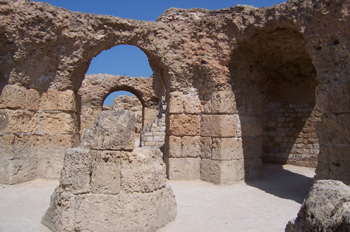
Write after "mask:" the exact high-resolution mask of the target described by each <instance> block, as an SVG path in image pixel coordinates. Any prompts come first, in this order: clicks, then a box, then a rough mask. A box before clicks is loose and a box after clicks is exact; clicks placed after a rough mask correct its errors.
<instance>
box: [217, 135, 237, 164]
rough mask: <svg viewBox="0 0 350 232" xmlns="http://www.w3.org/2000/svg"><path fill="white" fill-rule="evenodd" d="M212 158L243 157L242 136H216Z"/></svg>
mask: <svg viewBox="0 0 350 232" xmlns="http://www.w3.org/2000/svg"><path fill="white" fill-rule="evenodd" d="M212 159H214V160H232V159H236V160H237V159H243V147H242V139H241V138H214V139H213V149H212Z"/></svg>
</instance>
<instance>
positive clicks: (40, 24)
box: [0, 0, 350, 184]
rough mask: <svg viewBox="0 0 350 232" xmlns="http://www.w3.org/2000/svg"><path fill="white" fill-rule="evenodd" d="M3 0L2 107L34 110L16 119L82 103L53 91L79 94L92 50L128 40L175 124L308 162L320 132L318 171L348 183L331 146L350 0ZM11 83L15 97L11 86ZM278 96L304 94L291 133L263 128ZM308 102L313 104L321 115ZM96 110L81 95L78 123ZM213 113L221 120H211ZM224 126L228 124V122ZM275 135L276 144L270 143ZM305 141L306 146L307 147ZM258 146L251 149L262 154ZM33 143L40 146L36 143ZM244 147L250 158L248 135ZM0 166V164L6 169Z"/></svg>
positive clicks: (343, 135)
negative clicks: (80, 2)
mask: <svg viewBox="0 0 350 232" xmlns="http://www.w3.org/2000/svg"><path fill="white" fill-rule="evenodd" d="M0 3H1V4H0V15H1V16H0V35H2V36H1V37H0V38H1V39H0V44H1V46H0V48H1V49H0V89H1V110H13V111H18V113H13V114H12V115H22V113H23V111H31V112H26V113H25V115H26V116H25V119H26V121H25V122H24V121H23V120H22V119H21V120H22V121H21V120H19V122H20V123H23V122H24V123H25V124H27V122H28V123H29V124H30V122H31V120H27V119H28V118H30V117H32V116H31V114H33V117H35V115H36V116H37V117H38V118H39V119H40V117H39V116H40V115H41V113H42V112H40V111H51V110H54V111H57V112H55V113H57V114H60V113H67V114H72V113H76V114H79V112H73V111H74V110H73V108H74V107H72V105H71V103H69V104H68V105H71V106H68V105H65V104H64V105H60V104H61V103H60V102H59V99H60V98H59V97H57V96H58V95H60V94H68V95H67V96H71V98H70V99H72V100H71V101H67V102H74V101H73V99H78V98H79V97H78V94H77V92H78V91H79V88H80V86H81V85H82V81H83V79H84V78H85V73H86V71H87V69H88V66H89V64H90V62H91V60H92V59H93V57H95V56H96V55H98V54H99V53H100V52H101V51H103V50H106V49H110V48H112V47H113V46H116V45H120V44H129V45H134V46H137V47H138V48H140V49H141V50H142V51H144V52H145V54H146V55H147V56H148V60H149V64H150V67H151V68H152V70H153V76H154V78H153V89H154V92H155V93H156V96H165V94H166V96H167V102H168V104H169V108H168V110H167V135H168V136H178V137H184V136H202V137H217V138H222V137H228V138H242V143H243V146H248V147H249V146H250V145H248V144H247V143H245V139H246V138H249V139H248V140H251V141H253V140H252V139H253V138H258V137H261V138H265V139H266V140H269V141H263V142H266V144H263V145H262V146H263V147H264V150H265V155H264V160H265V161H269V160H270V161H273V162H276V161H278V162H287V163H294V164H298V165H310V166H312V165H316V162H315V159H316V153H317V149H318V148H317V143H318V144H319V146H320V148H321V147H323V148H322V149H320V152H319V155H318V168H317V176H316V177H317V178H318V179H325V178H336V179H339V180H343V181H345V182H346V183H347V184H349V183H350V182H349V178H348V176H349V173H350V169H349V168H348V167H347V164H348V163H349V161H350V156H349V153H348V152H347V151H346V149H344V150H343V151H341V153H342V157H343V159H342V160H341V161H339V163H337V162H338V161H337V162H336V163H334V164H333V163H332V162H330V160H333V159H335V158H336V157H335V158H333V154H332V153H331V152H330V150H334V149H336V148H337V147H341V146H344V147H347V146H349V145H350V139H349V138H350V135H349V131H350V130H349V125H350V124H349V122H350V117H349V112H350V111H349V110H350V109H349V106H350V104H349V99H348V98H349V94H348V92H349V91H348V87H349V75H350V73H349V67H350V65H349V62H350V59H348V58H349V51H348V50H349V49H348V48H349V46H348V44H349V38H350V36H349V34H350V33H349V29H348V24H349V20H350V18H349V13H348V12H349V10H348V8H349V4H350V2H349V0H337V1H328V0H315V1H312V0H303V1H302V0H300V1H298V0H289V1H288V2H286V3H282V4H279V5H275V6H272V7H269V8H265V7H263V8H255V7H252V6H245V5H237V6H234V7H230V8H226V9H222V10H213V11H209V10H205V9H188V10H182V9H175V8H171V9H169V10H167V11H165V12H164V13H163V14H162V15H161V16H160V17H159V18H158V19H157V21H155V22H144V21H137V20H131V19H121V18H117V17H113V16H101V15H94V14H82V13H79V12H70V11H68V10H65V9H62V8H57V7H53V6H51V5H49V4H45V3H40V2H33V1H24V0H14V1H9V0H1V1H0ZM97 79H98V78H97ZM112 79H113V78H112ZM121 79H123V78H121ZM111 85H112V82H110V83H109V84H108V85H100V86H101V88H104V89H108V91H106V92H105V93H106V95H107V94H108V93H109V91H112V89H110V88H111ZM97 86H98V84H97ZM129 87H130V86H129ZM150 87H151V86H150ZM150 89H151V88H150ZM35 91H37V93H36V92H35ZM66 91H68V92H69V93H66ZM130 91H131V90H130ZM24 92H26V94H25V99H26V101H25V102H24V104H23V99H24V98H23V96H24V95H23V93H24ZM13 93H18V94H19V96H20V97H19V98H18V99H15V98H14V97H13V96H12V97H11V96H10V95H11V94H13ZM72 93H73V94H72ZM136 95H137V94H136ZM100 96H101V95H100ZM137 96H138V95H137ZM28 99H34V100H35V101H36V102H39V104H38V106H39V108H37V107H36V105H34V104H30V103H29V104H27V103H28V102H29V101H27V100H28ZM139 99H142V97H140V95H139ZM98 101H101V102H102V101H103V97H102V98H101V97H100V98H99V100H98ZM78 102H79V101H75V103H74V104H75V105H78ZM199 102H200V105H199V104H198V103H199ZM74 104H73V105H74ZM271 104H273V105H275V104H276V105H277V106H278V107H277V108H279V110H280V109H282V110H292V111H296V109H297V108H294V107H288V108H289V109H288V108H286V107H283V106H291V105H299V104H301V105H303V104H308V106H307V107H305V109H306V108H307V109H306V111H305V112H303V113H304V114H305V115H303V116H301V119H302V121H303V120H304V119H305V118H306V121H305V122H306V123H305V124H302V123H301V124H300V125H298V126H297V130H296V131H295V132H290V130H289V129H290V128H291V127H290V125H289V127H288V126H287V125H281V126H277V128H279V129H280V131H279V132H280V133H285V136H277V135H276V136H274V135H263V133H264V132H266V131H267V129H268V127H269V126H266V125H264V123H263V122H264V118H265V116H266V114H269V112H268V111H265V110H266V109H271V108H269V106H270V105H271ZM101 105H102V104H100V105H99V107H101ZM67 109H70V110H69V112H65V111H66V110H67ZM75 109H76V108H75ZM85 110H86V111H85ZM100 110H101V108H100ZM199 110H201V113H198V112H199ZM71 111H72V112H71ZM270 112H272V111H270ZM276 112H277V111H276ZM313 112H317V114H318V115H317V117H316V118H317V119H318V120H317V122H315V120H314V119H315V117H313V115H312V114H313ZM45 113H52V112H45ZM98 113H99V110H98V109H97V108H94V109H93V110H91V108H89V107H87V108H86V107H82V113H81V114H82V115H83V116H84V117H85V116H86V120H85V121H84V120H81V125H82V127H84V126H85V128H86V127H89V126H90V125H91V123H92V122H93V120H92V119H91V118H89V117H90V116H91V117H92V118H95V117H96V116H97V115H98ZM278 113H290V114H293V113H294V112H280V111H278ZM23 114H24V113H23ZM202 114H203V115H202ZM306 114H308V115H309V116H308V117H306ZM0 115H1V117H0V120H1V122H0V128H2V129H3V128H7V127H8V118H7V116H6V114H5V113H4V112H3V111H2V112H1V113H0ZM28 115H29V116H28ZM277 115H278V114H277ZM27 116H28V117H27ZM88 116H89V117H88ZM289 116H291V115H289ZM289 116H288V115H286V116H285V117H279V116H278V117H277V121H278V119H279V118H280V120H281V121H280V122H283V121H284V120H287V118H289V119H290V120H292V121H293V122H292V123H295V122H297V121H299V119H298V116H296V117H294V116H291V117H289ZM220 117H222V118H227V117H228V118H235V119H236V122H233V121H231V120H228V121H227V123H226V122H225V123H226V124H224V123H222V122H223V121H222V120H216V119H218V118H220ZM82 118H83V117H82ZM283 118H285V119H283ZM212 119H213V120H212ZM289 119H288V120H289ZM74 120H75V122H74V123H73V122H72V123H71V125H72V126H73V127H75V125H79V117H75V119H74ZM210 120H212V121H213V122H215V125H217V127H214V128H211V127H210V123H209V122H210ZM220 121H221V123H220ZM275 121H276V120H275ZM271 122H273V121H271ZM39 123H40V122H38V125H39ZM202 126H203V128H202ZM232 127H234V128H235V131H233V130H232ZM78 129H79V128H78ZM310 129H311V132H310ZM28 130H29V131H30V132H28ZM224 130H227V131H226V132H227V133H226V132H225V133H222V132H223V131H224ZM282 130H284V131H282ZM287 130H289V131H287ZM67 131H75V129H74V128H72V129H70V130H67ZM307 131H309V132H307ZM39 132H40V131H39ZM39 132H38V131H36V132H34V129H33V131H32V126H23V131H22V129H21V128H15V130H14V131H13V132H11V131H4V130H2V131H1V133H2V134H7V135H13V134H17V133H18V134H23V133H30V134H31V135H33V136H34V135H37V133H39ZM52 132H54V131H52ZM55 133H56V132H55ZM70 133H71V132H70ZM72 133H74V132H72ZM276 133H277V131H276ZM300 133H302V134H301V137H300V139H302V140H305V139H309V138H311V139H312V140H313V141H311V140H310V141H309V140H308V141H307V142H304V141H302V142H300V141H299V137H298V135H299V134H300ZM57 134H59V133H57ZM269 136H272V137H271V138H270V137H269ZM287 138H289V142H288V143H293V142H291V140H292V141H295V142H294V143H293V145H292V144H287V148H291V149H289V150H290V152H286V151H285V150H284V151H283V152H279V151H280V150H283V149H282V147H283V146H285V144H283V145H282V143H284V142H283V140H284V139H287ZM270 139H271V141H272V140H273V142H274V143H273V144H267V143H268V142H271V141H270ZM316 139H317V141H318V142H317V141H316ZM280 141H282V142H280ZM254 144H255V143H254ZM304 145H305V146H304ZM308 145H310V146H313V148H311V147H310V146H309V147H308ZM298 146H303V147H300V151H299V150H298V149H299V148H298ZM169 147H171V145H169ZM294 148H296V149H295V152H294V150H293V149H294ZM311 149H312V151H311V152H310V150H311ZM292 150H293V151H292ZM315 150H316V151H315ZM257 151H258V150H257ZM270 151H271V152H270ZM262 152H263V149H261V153H260V155H256V157H257V158H252V159H259V158H258V157H261V156H262ZM300 152H301V153H300ZM322 152H325V153H322ZM33 154H34V156H37V155H38V154H37V152H36V151H35V150H34V153H33ZM266 154H267V155H266ZM269 154H271V157H270V155H269ZM167 155H168V154H167ZM250 155H251V154H249V156H250ZM168 156H169V155H168ZM243 156H244V157H245V158H248V157H246V154H245V149H244V147H243ZM249 159H250V158H249ZM336 159H337V158H336ZM1 162H2V164H1V165H0V166H1V167H3V168H4V169H6V170H8V167H9V166H8V165H9V163H10V160H8V159H4V158H1ZM4 169H3V170H4ZM3 170H2V171H0V172H2V173H3V172H6V171H3Z"/></svg>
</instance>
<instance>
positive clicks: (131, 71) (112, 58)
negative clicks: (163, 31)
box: [41, 0, 284, 105]
mask: <svg viewBox="0 0 350 232" xmlns="http://www.w3.org/2000/svg"><path fill="white" fill-rule="evenodd" d="M41 2H46V3H49V4H51V5H54V6H58V7H63V8H66V9H68V10H72V11H79V12H84V13H94V14H103V15H113V16H117V17H120V18H130V19H136V20H147V21H155V20H156V19H157V18H158V16H160V15H161V14H162V13H163V12H164V11H165V10H166V9H169V8H170V7H177V8H183V9H190V8H206V9H209V10H214V9H223V8H227V7H232V6H234V5H237V4H245V5H253V6H255V7H262V6H265V7H269V6H272V5H276V4H279V3H282V2H284V1H282V0H260V1H258V0H123V1H121V0H99V1H92V0H42V1H41ZM97 73H107V74H114V75H126V76H131V77H149V76H150V75H152V70H151V68H150V67H149V64H148V59H147V56H146V55H145V54H144V53H143V52H142V51H141V50H140V49H139V48H137V47H134V46H129V45H119V46H116V47H113V48H112V49H110V50H107V51H103V52H102V53H100V54H99V55H98V56H97V57H95V58H94V59H93V60H92V62H91V64H90V67H89V70H88V71H87V74H97ZM126 93H128V92H122V91H119V92H117V93H113V94H111V95H110V96H108V97H107V98H106V100H105V102H104V104H107V105H110V104H112V103H113V99H114V98H115V97H116V96H118V95H121V94H126ZM128 95H129V94H128Z"/></svg>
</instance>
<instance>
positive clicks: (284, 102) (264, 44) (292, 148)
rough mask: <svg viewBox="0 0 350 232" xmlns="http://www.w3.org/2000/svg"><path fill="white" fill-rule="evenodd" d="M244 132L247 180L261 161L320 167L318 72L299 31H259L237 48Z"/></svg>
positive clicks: (234, 64)
mask: <svg viewBox="0 0 350 232" xmlns="http://www.w3.org/2000/svg"><path fill="white" fill-rule="evenodd" d="M229 69H230V73H231V78H232V89H233V92H234V93H235V98H236V101H237V108H238V114H239V118H240V123H241V130H242V143H243V153H244V168H245V176H246V179H249V178H254V177H259V176H260V173H261V161H263V162H272V163H280V164H287V163H288V164H294V165H300V166H308V167H315V166H316V165H317V155H318V152H319V145H318V139H317V136H316V131H315V124H316V122H317V121H318V120H319V118H320V114H319V112H318V109H317V108H315V88H316V85H317V81H316V71H315V67H314V66H313V64H312V61H311V58H310V56H309V54H308V52H307V51H306V49H305V44H304V42H303V36H302V35H301V34H300V33H299V32H298V31H295V30H292V29H283V28H277V29H274V30H269V31H267V30H260V31H257V32H256V33H255V34H254V35H253V36H252V37H251V38H250V39H247V38H246V39H245V40H244V42H242V43H240V45H239V47H238V48H237V49H235V50H234V51H233V54H232V57H231V64H230V66H229Z"/></svg>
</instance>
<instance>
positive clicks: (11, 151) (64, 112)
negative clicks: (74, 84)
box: [0, 85, 80, 184]
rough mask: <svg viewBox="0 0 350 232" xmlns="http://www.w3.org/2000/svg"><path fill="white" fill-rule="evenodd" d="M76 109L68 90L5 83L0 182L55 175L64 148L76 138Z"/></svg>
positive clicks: (0, 108) (77, 102) (0, 109)
mask: <svg viewBox="0 0 350 232" xmlns="http://www.w3.org/2000/svg"><path fill="white" fill-rule="evenodd" d="M79 111H80V100H79V98H78V97H77V95H76V94H74V92H73V91H72V90H65V91H58V90H55V89H49V90H48V91H47V92H40V91H38V90H35V89H26V88H25V87H22V86H19V85H6V86H5V87H4V88H3V89H2V91H1V95H0V114H1V128H0V137H1V139H0V141H1V148H0V149H1V154H2V155H1V156H0V166H1V168H0V170H1V173H0V182H2V183H6V184H14V183H19V182H23V181H29V180H32V179H35V178H38V177H39V178H52V179H57V178H58V177H59V174H60V172H61V169H62V166H63V159H64V151H65V150H66V149H67V148H70V147H73V146H74V145H75V144H77V143H78V142H79V140H80V135H79Z"/></svg>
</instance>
